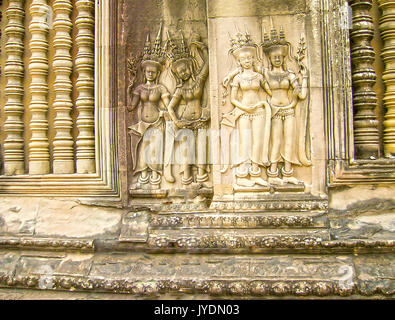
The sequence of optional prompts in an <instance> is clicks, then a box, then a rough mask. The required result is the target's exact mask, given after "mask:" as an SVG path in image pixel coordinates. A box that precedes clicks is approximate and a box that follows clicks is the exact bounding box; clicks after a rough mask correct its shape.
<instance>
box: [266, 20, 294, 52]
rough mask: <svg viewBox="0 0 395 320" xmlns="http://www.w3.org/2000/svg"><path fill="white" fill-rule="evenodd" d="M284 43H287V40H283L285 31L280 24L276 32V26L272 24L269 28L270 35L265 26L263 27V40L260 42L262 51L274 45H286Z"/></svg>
mask: <svg viewBox="0 0 395 320" xmlns="http://www.w3.org/2000/svg"><path fill="white" fill-rule="evenodd" d="M286 45H288V42H287V40H285V32H284V30H283V27H282V26H281V27H280V32H279V33H278V32H277V30H276V28H275V27H274V26H272V29H271V30H270V37H269V35H268V33H267V31H266V28H265V29H264V32H263V42H262V44H261V46H262V47H263V50H264V51H267V50H269V49H270V48H271V47H274V46H286Z"/></svg>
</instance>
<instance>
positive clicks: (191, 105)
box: [174, 79, 204, 121]
mask: <svg viewBox="0 0 395 320" xmlns="http://www.w3.org/2000/svg"><path fill="white" fill-rule="evenodd" d="M199 80H200V81H199ZM203 83H204V82H203V81H202V80H201V79H197V81H196V82H195V83H193V84H192V85H191V84H190V82H189V81H188V82H187V83H184V84H183V85H182V87H180V88H177V89H176V92H175V93H174V97H177V96H179V97H181V102H180V105H179V107H178V109H177V116H178V118H179V119H181V120H189V121H194V120H198V119H200V117H201V114H202V104H201V98H202V95H203Z"/></svg>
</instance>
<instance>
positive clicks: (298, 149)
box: [262, 27, 311, 184]
mask: <svg viewBox="0 0 395 320" xmlns="http://www.w3.org/2000/svg"><path fill="white" fill-rule="evenodd" d="M262 47H263V52H264V54H265V55H266V57H267V59H268V62H269V69H264V70H263V74H264V78H265V81H266V85H265V88H266V91H267V93H268V94H269V99H268V101H269V103H270V106H271V109H272V120H271V133H270V150H269V161H270V168H269V169H268V170H267V175H268V177H269V179H268V180H269V182H270V183H273V184H284V183H292V184H299V183H301V182H300V181H299V180H297V179H296V178H295V177H293V176H292V175H293V171H294V170H293V167H292V166H293V165H305V166H309V165H311V163H310V160H308V159H307V155H306V153H307V152H306V149H307V147H306V144H307V141H306V140H307V139H306V136H307V110H308V105H307V104H302V103H301V101H302V100H305V99H306V98H307V95H308V82H307V80H308V72H307V68H306V67H305V66H304V64H303V63H302V60H303V58H304V55H305V49H306V48H305V44H304V39H303V38H302V39H301V42H300V46H299V49H298V55H297V57H296V60H297V63H298V65H299V68H300V70H299V73H300V75H301V78H302V81H301V83H300V80H299V78H300V77H298V76H297V75H296V74H295V73H294V72H293V71H292V70H289V69H287V66H286V58H287V57H289V56H290V53H289V51H290V49H291V45H290V43H289V42H287V41H286V40H285V34H284V31H283V30H282V28H281V29H280V33H279V35H278V33H277V31H276V30H275V28H274V27H272V30H271V37H270V38H269V36H268V34H267V33H266V31H265V35H264V41H263V43H262ZM280 162H283V163H284V165H283V167H282V168H281V174H282V179H280V177H279V163H280Z"/></svg>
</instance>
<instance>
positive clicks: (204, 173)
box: [196, 166, 208, 182]
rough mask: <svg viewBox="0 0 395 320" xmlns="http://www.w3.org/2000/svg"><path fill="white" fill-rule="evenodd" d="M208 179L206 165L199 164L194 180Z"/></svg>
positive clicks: (203, 180)
mask: <svg viewBox="0 0 395 320" xmlns="http://www.w3.org/2000/svg"><path fill="white" fill-rule="evenodd" d="M207 180H208V174H207V171H206V166H199V167H198V173H197V176H196V181H197V182H205V181H207Z"/></svg>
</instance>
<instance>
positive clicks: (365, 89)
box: [349, 0, 379, 159]
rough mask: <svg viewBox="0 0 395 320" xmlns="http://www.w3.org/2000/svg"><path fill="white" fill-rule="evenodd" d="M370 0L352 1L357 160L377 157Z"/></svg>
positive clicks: (377, 131)
mask: <svg viewBox="0 0 395 320" xmlns="http://www.w3.org/2000/svg"><path fill="white" fill-rule="evenodd" d="M372 1H373V0H351V1H350V2H349V3H350V5H351V7H352V29H351V32H350V37H351V61H352V83H353V105H354V144H355V157H356V158H357V159H358V158H359V159H377V158H378V157H379V130H378V120H377V117H376V114H375V112H374V109H375V108H376V106H377V96H376V93H375V92H374V90H373V86H374V84H375V82H376V73H375V71H374V68H373V62H374V59H375V53H374V50H373V47H372V44H371V41H372V39H373V35H374V25H373V19H372V16H371V15H370V9H371V8H372Z"/></svg>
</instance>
